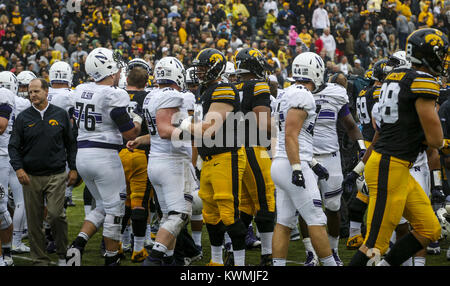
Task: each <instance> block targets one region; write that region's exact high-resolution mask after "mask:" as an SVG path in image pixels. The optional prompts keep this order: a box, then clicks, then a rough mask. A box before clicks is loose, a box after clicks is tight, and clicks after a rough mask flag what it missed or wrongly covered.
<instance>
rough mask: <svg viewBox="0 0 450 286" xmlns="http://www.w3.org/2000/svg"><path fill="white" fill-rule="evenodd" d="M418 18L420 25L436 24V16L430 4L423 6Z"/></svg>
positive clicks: (424, 26)
mask: <svg viewBox="0 0 450 286" xmlns="http://www.w3.org/2000/svg"><path fill="white" fill-rule="evenodd" d="M417 20H418V22H419V27H422V28H431V27H432V26H433V25H434V16H433V13H431V12H430V6H428V5H424V6H423V8H422V12H420V14H419V18H418V19H417Z"/></svg>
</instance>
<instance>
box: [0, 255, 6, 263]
mask: <svg viewBox="0 0 450 286" xmlns="http://www.w3.org/2000/svg"><path fill="white" fill-rule="evenodd" d="M0 266H5V262H4V261H3V255H0Z"/></svg>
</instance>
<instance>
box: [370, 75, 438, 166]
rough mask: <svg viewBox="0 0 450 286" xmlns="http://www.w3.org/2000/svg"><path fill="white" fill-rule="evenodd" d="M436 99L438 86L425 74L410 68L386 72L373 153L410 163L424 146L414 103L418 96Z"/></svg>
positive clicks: (431, 77) (430, 76)
mask: <svg viewBox="0 0 450 286" xmlns="http://www.w3.org/2000/svg"><path fill="white" fill-rule="evenodd" d="M438 96H439V84H438V83H437V81H436V79H435V78H434V77H433V76H432V75H430V74H428V73H424V72H420V71H415V70H412V69H397V70H395V71H393V72H392V73H390V74H389V75H388V76H387V77H386V79H385V81H384V82H383V85H382V87H381V92H380V99H379V109H378V111H379V114H380V117H381V126H380V137H379V139H378V141H377V142H376V143H375V145H374V148H375V151H377V152H378V153H381V154H386V155H391V156H394V157H397V158H400V159H403V160H406V161H409V162H414V161H415V160H416V158H417V155H418V154H419V152H420V151H422V150H423V149H424V147H425V146H424V145H423V143H422V142H423V141H424V140H425V134H424V131H423V128H422V126H421V124H420V121H419V116H418V114H417V111H416V107H415V102H416V100H417V99H418V98H420V97H422V98H429V99H434V100H436V99H437V98H438Z"/></svg>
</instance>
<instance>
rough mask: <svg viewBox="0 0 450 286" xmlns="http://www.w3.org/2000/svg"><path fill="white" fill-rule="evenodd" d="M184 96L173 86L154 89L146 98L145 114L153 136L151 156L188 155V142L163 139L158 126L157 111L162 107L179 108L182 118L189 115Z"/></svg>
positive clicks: (189, 152)
mask: <svg viewBox="0 0 450 286" xmlns="http://www.w3.org/2000/svg"><path fill="white" fill-rule="evenodd" d="M184 98H185V96H184V95H183V93H182V92H179V91H177V90H175V89H173V88H169V87H166V88H163V89H154V90H153V91H152V92H150V93H149V94H148V95H147V97H146V98H145V100H144V105H143V109H144V114H145V119H146V120H147V123H148V131H149V133H150V137H151V139H150V140H151V145H150V156H162V155H166V156H173V155H175V156H180V155H181V156H188V157H189V158H190V156H191V155H190V154H191V150H190V149H191V148H190V146H188V145H187V144H185V143H186V142H180V141H174V142H172V140H170V139H163V138H161V137H160V136H159V133H158V128H157V127H156V112H157V111H158V110H159V109H162V108H179V110H180V118H183V117H187V110H186V109H185V108H184V107H183V104H184Z"/></svg>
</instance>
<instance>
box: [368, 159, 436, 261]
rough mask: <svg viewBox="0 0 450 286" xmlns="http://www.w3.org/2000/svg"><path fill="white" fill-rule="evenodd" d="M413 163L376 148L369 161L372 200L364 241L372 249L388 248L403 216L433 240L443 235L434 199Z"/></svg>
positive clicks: (419, 232)
mask: <svg viewBox="0 0 450 286" xmlns="http://www.w3.org/2000/svg"><path fill="white" fill-rule="evenodd" d="M411 166H412V164H411V163H410V162H408V161H404V160H401V159H399V158H396V157H392V156H388V155H382V154H380V153H377V152H375V151H372V154H371V155H370V158H369V161H368V162H367V164H366V167H365V178H366V183H367V186H368V188H369V197H370V199H369V206H368V209H367V233H366V237H365V239H364V244H365V245H366V246H367V247H368V248H369V249H370V248H377V249H379V250H380V253H381V255H383V254H384V253H385V252H386V251H387V249H388V247H389V240H390V238H391V235H392V232H393V231H394V229H395V228H396V227H397V225H398V223H399V222H400V219H401V217H402V216H403V217H405V218H406V219H407V220H408V221H409V223H410V224H411V226H412V227H413V229H414V231H416V232H417V233H418V234H420V235H421V236H423V237H425V238H428V239H430V240H431V241H436V240H437V239H438V238H439V237H440V234H441V226H440V224H439V221H438V219H437V217H436V215H435V214H434V212H433V209H432V207H431V203H430V199H429V198H428V197H427V195H426V193H425V192H424V190H423V189H422V187H421V186H420V185H419V183H417V181H416V180H415V179H414V178H413V177H412V176H411V174H410V172H409V168H410V167H411Z"/></svg>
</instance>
